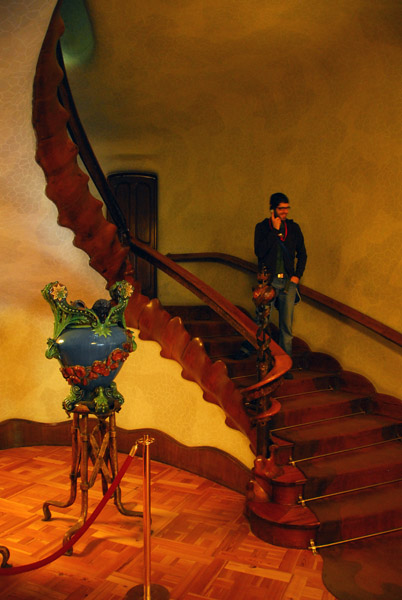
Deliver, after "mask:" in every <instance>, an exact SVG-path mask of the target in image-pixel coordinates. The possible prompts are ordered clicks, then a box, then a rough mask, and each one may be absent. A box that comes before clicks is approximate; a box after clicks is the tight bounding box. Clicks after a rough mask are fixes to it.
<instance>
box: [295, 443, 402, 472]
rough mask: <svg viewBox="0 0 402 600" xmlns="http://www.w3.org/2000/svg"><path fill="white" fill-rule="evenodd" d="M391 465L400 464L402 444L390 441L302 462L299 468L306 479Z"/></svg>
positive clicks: (401, 461) (401, 460) (401, 462)
mask: <svg viewBox="0 0 402 600" xmlns="http://www.w3.org/2000/svg"><path fill="white" fill-rule="evenodd" d="M390 464H391V465H392V464H401V475H402V443H401V441H400V440H397V441H395V440H390V441H388V442H386V443H384V444H379V445H376V446H369V447H367V448H359V449H356V450H350V451H349V452H344V453H342V454H333V455H330V456H325V457H321V458H312V459H310V460H305V461H303V464H302V465H301V468H302V470H303V473H305V474H306V475H307V476H308V477H317V476H321V477H328V476H334V475H335V474H339V473H340V474H344V473H345V472H347V473H354V472H356V471H360V470H362V469H369V468H372V467H378V466H383V467H386V466H387V465H390Z"/></svg>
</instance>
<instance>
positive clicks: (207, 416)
mask: <svg viewBox="0 0 402 600" xmlns="http://www.w3.org/2000/svg"><path fill="white" fill-rule="evenodd" d="M53 6H54V2H53V1H49V2H43V0H36V1H34V2H32V0H29V2H28V0H26V2H25V1H23V0H21V1H18V2H13V3H11V5H9V6H7V7H5V6H4V4H2V6H1V15H0V24H1V25H0V28H1V29H0V32H1V36H0V51H1V54H2V57H3V58H4V59H5V62H4V69H3V70H2V77H1V80H0V101H1V105H2V111H1V113H0V130H1V137H2V145H1V148H0V155H1V158H2V174H1V178H0V193H1V205H0V210H1V214H0V252H1V256H2V269H1V271H0V279H1V295H0V303H1V304H0V332H1V344H0V364H1V370H2V373H3V376H2V399H1V404H0V421H4V420H6V419H12V418H21V419H31V420H35V421H40V422H46V423H51V422H59V421H62V420H64V419H65V418H66V415H65V413H64V411H63V410H62V408H61V403H62V400H63V398H64V397H65V396H66V395H67V394H68V391H69V387H68V385H67V384H66V382H65V381H64V380H63V378H62V376H61V374H60V372H59V365H58V362H57V361H56V360H52V361H49V360H47V359H46V358H45V355H44V353H45V350H46V340H47V338H48V337H49V336H50V335H52V332H53V316H52V313H51V310H50V307H49V306H48V304H47V303H46V302H45V301H44V300H43V299H42V297H41V294H40V290H41V289H42V288H43V287H44V285H45V284H46V283H48V282H50V281H54V280H56V279H58V280H60V281H62V282H63V283H64V284H65V285H66V286H67V288H68V290H69V299H70V300H75V299H78V298H81V299H83V300H84V301H85V302H86V303H87V305H89V306H91V305H92V303H93V302H94V300H95V299H97V298H98V297H108V294H107V292H105V291H104V288H105V282H104V280H103V278H101V277H100V276H99V275H98V274H97V273H95V272H94V271H93V270H92V269H91V268H90V267H89V266H88V257H87V256H86V255H85V254H84V253H83V252H81V251H80V250H78V249H76V248H74V247H73V246H72V243H71V242H72V237H73V236H72V233H71V232H70V231H68V230H66V229H63V228H60V227H59V226H58V225H57V223H56V219H57V212H56V209H55V207H54V206H53V204H52V203H51V202H50V201H49V200H48V199H47V198H46V197H45V195H44V186H45V181H44V176H43V173H42V171H41V170H40V169H39V167H38V166H37V165H36V164H35V160H34V153H35V140H34V134H33V130H32V126H31V96H32V82H33V76H34V71H35V66H36V60H37V56H38V53H39V49H40V45H41V42H42V39H43V36H44V34H45V31H46V28H47V25H48V21H49V18H50V15H51V11H52V9H53ZM28 8H29V10H28ZM159 352H160V347H159V346H158V344H156V343H155V342H142V341H141V340H138V350H137V351H136V352H135V353H134V354H132V355H131V356H130V359H129V362H127V364H126V365H125V368H124V369H123V370H122V372H121V373H120V374H119V376H118V379H117V384H118V387H119V390H120V391H121V393H122V394H123V396H124V397H125V400H126V402H125V404H124V406H123V409H122V410H121V412H120V413H119V415H118V417H117V422H118V425H119V426H121V427H124V428H126V429H135V428H142V427H150V428H155V429H160V430H162V431H164V432H166V433H168V434H169V435H171V436H172V437H174V438H175V439H177V440H178V441H179V442H181V443H183V444H186V445H189V446H198V445H201V446H215V447H217V448H220V449H221V450H224V451H226V452H228V453H229V454H232V455H233V456H235V457H236V458H238V459H239V460H240V461H242V462H243V463H245V464H247V465H248V466H251V465H252V460H253V456H252V453H251V451H250V449H249V443H248V440H247V438H246V437H245V436H243V435H242V434H241V433H239V432H238V431H235V430H232V429H229V428H228V427H226V425H225V423H224V420H225V415H224V413H223V411H222V410H221V409H219V408H218V407H217V406H215V405H212V404H209V403H207V402H205V401H204V400H203V398H202V392H201V390H200V389H199V388H198V386H197V385H196V384H195V383H192V382H189V381H185V380H184V379H183V378H182V377H181V374H180V373H181V368H180V367H179V365H177V363H175V362H174V361H171V360H167V359H163V358H161V357H160V355H159Z"/></svg>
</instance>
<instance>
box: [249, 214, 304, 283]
mask: <svg viewBox="0 0 402 600" xmlns="http://www.w3.org/2000/svg"><path fill="white" fill-rule="evenodd" d="M286 226H287V229H288V233H287V236H286V239H285V241H284V242H280V241H279V236H278V234H277V232H276V230H275V229H273V228H272V227H271V226H270V219H264V220H263V221H261V223H257V225H256V227H255V234H254V252H255V254H256V256H257V258H258V265H259V266H261V265H265V266H266V267H267V270H268V273H271V275H275V269H276V256H277V252H278V247H279V246H280V245H281V244H284V245H285V247H286V250H284V251H283V260H284V263H285V269H286V272H287V274H288V275H289V277H292V276H293V275H295V276H296V277H299V278H300V277H301V276H302V275H303V272H304V269H305V266H306V262H307V252H306V247H305V245H304V238H303V234H302V232H301V229H300V227H299V225H298V224H297V223H295V222H294V221H293V220H292V219H286ZM295 259H296V265H295Z"/></svg>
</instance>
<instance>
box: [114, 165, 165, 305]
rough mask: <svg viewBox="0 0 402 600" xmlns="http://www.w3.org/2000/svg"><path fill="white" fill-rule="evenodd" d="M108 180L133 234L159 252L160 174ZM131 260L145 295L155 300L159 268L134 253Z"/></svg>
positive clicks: (127, 176)
mask: <svg viewBox="0 0 402 600" xmlns="http://www.w3.org/2000/svg"><path fill="white" fill-rule="evenodd" d="M107 180H108V183H109V185H110V187H111V189H112V190H113V192H114V195H115V197H116V200H117V202H118V204H119V206H120V208H121V211H122V213H123V215H124V217H125V219H126V221H127V225H128V227H129V229H130V233H131V235H133V236H134V237H136V238H137V239H138V240H140V241H141V242H143V243H144V244H148V245H149V246H150V247H151V248H154V249H156V242H157V235H156V234H157V232H156V224H157V201H158V179H157V177H156V175H148V174H144V173H113V174H112V175H109V177H108V178H107ZM108 218H109V216H108ZM130 260H131V263H132V265H133V267H134V270H135V278H136V279H137V281H139V282H140V283H141V289H142V293H143V294H145V295H146V296H148V297H149V298H155V297H156V295H157V289H156V269H155V267H153V266H152V265H150V264H149V263H148V262H147V261H145V260H144V259H142V258H139V257H137V256H135V255H134V254H133V253H130Z"/></svg>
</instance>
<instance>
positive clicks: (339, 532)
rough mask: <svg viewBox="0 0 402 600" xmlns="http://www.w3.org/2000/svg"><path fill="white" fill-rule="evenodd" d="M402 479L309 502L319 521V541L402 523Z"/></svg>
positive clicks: (387, 528)
mask: <svg viewBox="0 0 402 600" xmlns="http://www.w3.org/2000/svg"><path fill="white" fill-rule="evenodd" d="M401 506H402V481H399V482H396V483H387V484H385V485H382V486H378V487H373V488H369V489H366V490H360V491H358V492H357V491H356V492H351V493H349V494H345V495H340V496H334V497H331V498H323V499H319V500H315V501H311V502H309V503H308V507H309V508H310V509H311V511H313V512H314V514H315V515H316V516H317V518H318V520H319V521H320V528H319V530H318V532H317V538H316V543H317V545H321V544H328V543H333V542H337V541H340V540H349V539H352V538H355V537H360V536H363V535H372V534H374V533H377V532H381V531H389V530H391V529H396V528H398V527H402V511H401Z"/></svg>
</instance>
